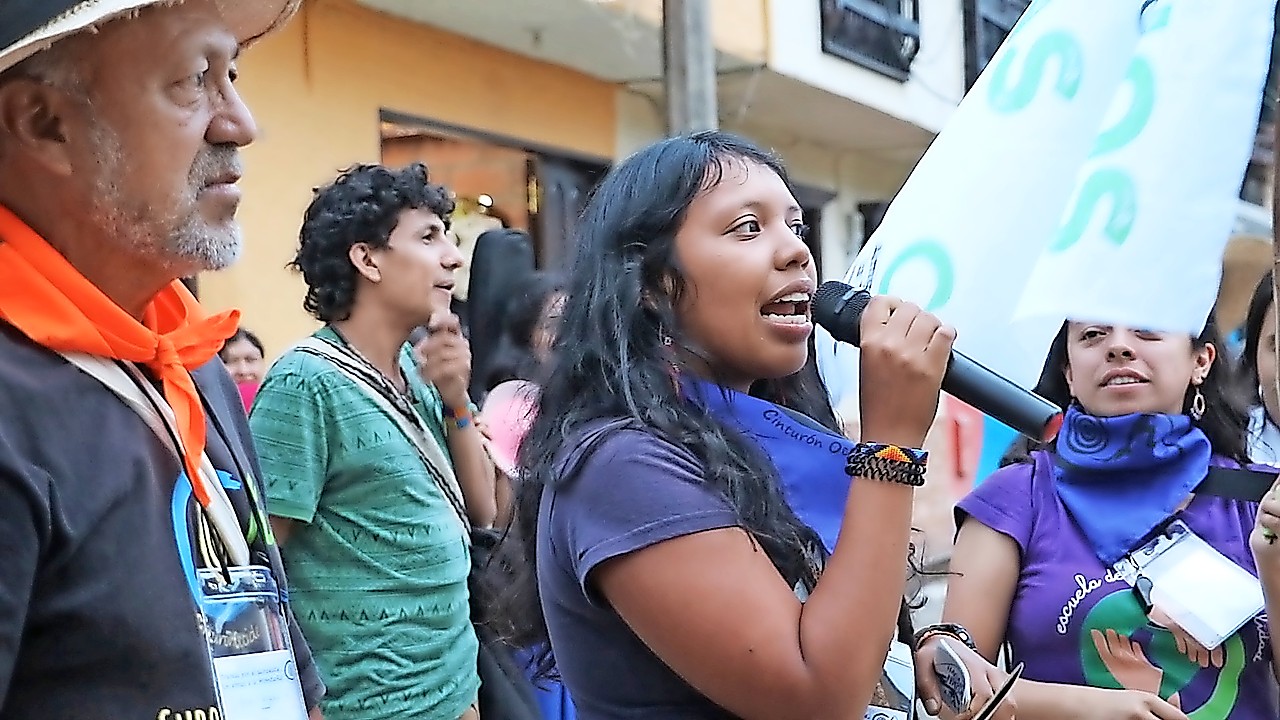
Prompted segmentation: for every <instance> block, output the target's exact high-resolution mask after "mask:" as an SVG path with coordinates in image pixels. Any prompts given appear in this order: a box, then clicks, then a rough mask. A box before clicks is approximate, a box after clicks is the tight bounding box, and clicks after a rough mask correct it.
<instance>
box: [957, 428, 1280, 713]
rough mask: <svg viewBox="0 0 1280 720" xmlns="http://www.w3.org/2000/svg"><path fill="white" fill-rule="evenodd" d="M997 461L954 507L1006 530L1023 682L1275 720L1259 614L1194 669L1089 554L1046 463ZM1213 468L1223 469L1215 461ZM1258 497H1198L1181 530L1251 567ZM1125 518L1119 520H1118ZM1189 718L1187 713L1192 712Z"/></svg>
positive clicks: (1012, 634) (1039, 456)
mask: <svg viewBox="0 0 1280 720" xmlns="http://www.w3.org/2000/svg"><path fill="white" fill-rule="evenodd" d="M1033 458H1034V460H1035V462H1034V465H1033V464H1019V465H1013V466H1010V467H1006V468H1004V469H1002V470H1000V471H998V472H996V473H995V474H994V475H992V476H991V477H990V478H989V479H988V480H987V481H986V482H984V483H982V484H981V485H979V486H978V487H977V488H976V489H975V490H974V491H973V492H972V493H970V494H969V496H968V497H966V498H965V499H964V500H962V501H961V502H960V504H959V506H958V508H957V515H958V518H959V520H960V522H964V520H965V519H966V518H967V517H972V518H973V519H974V520H977V521H978V522H980V523H982V524H983V525H986V526H987V527H990V528H991V529H993V530H995V531H997V532H999V533H1001V534H1004V535H1007V536H1009V537H1010V538H1012V539H1013V540H1014V542H1016V543H1017V544H1018V547H1019V548H1020V549H1021V551H1022V568H1021V571H1020V573H1019V576H1018V584H1017V591H1016V593H1015V595H1014V599H1013V606H1012V608H1011V609H1010V612H1009V622H1008V627H1007V630H1006V639H1007V640H1008V641H1009V642H1010V643H1011V644H1012V647H1013V653H1014V658H1015V660H1016V661H1018V662H1023V663H1025V664H1026V666H1025V668H1024V671H1023V674H1022V676H1023V677H1025V678H1028V679H1031V680H1038V681H1041V682H1051V683H1067V684H1072V685H1090V686H1094V687H1102V688H1128V689H1134V690H1145V691H1148V692H1158V694H1159V695H1160V696H1161V697H1164V698H1166V699H1168V698H1169V697H1170V696H1172V695H1174V694H1175V693H1176V695H1177V697H1176V702H1177V704H1178V705H1179V706H1180V707H1181V709H1182V711H1183V712H1184V713H1186V714H1188V715H1191V717H1193V718H1195V720H1254V719H1255V718H1256V719H1258V720H1261V719H1262V718H1275V717H1276V710H1275V702H1276V698H1275V690H1274V687H1275V680H1274V679H1273V678H1272V675H1271V644H1270V636H1269V630H1268V625H1267V620H1266V616H1265V614H1263V615H1260V616H1259V617H1257V618H1255V619H1254V620H1253V621H1251V622H1248V623H1246V624H1245V625H1244V627H1242V628H1241V629H1240V631H1239V632H1238V633H1236V635H1234V636H1232V637H1231V638H1229V639H1227V641H1226V642H1224V643H1223V644H1222V645H1221V646H1219V651H1220V652H1219V651H1215V652H1214V653H1211V654H1210V655H1209V657H1208V658H1207V660H1206V661H1205V663H1204V664H1205V665H1207V667H1202V666H1201V663H1200V662H1197V660H1199V657H1198V656H1197V658H1196V660H1193V659H1192V658H1191V657H1188V656H1187V655H1186V654H1184V653H1182V652H1180V651H1179V650H1178V644H1177V641H1176V640H1175V639H1174V637H1173V636H1172V635H1171V634H1170V633H1169V631H1167V630H1165V629H1163V628H1162V627H1160V626H1159V625H1157V624H1155V623H1153V622H1151V621H1150V620H1149V619H1148V618H1147V617H1146V615H1145V614H1144V613H1143V610H1142V605H1141V603H1140V601H1139V600H1138V597H1137V595H1136V594H1135V593H1134V591H1133V589H1132V588H1131V587H1130V586H1129V585H1128V584H1127V583H1126V582H1125V581H1124V580H1123V579H1121V578H1119V577H1117V576H1115V575H1114V574H1113V573H1112V572H1111V571H1110V570H1109V569H1108V568H1106V567H1105V566H1104V565H1103V564H1102V562H1101V561H1100V560H1099V559H1098V558H1097V557H1096V556H1095V555H1094V553H1093V550H1092V549H1091V548H1090V547H1089V545H1088V543H1087V541H1086V540H1085V538H1084V535H1083V534H1082V533H1081V532H1080V530H1079V528H1077V526H1076V524H1075V522H1074V521H1072V519H1071V516H1070V515H1069V514H1068V513H1067V510H1066V507H1065V506H1063V504H1062V501H1061V500H1059V499H1058V495H1057V493H1056V492H1055V491H1054V488H1053V473H1052V465H1051V464H1052V460H1051V458H1050V457H1049V456H1048V454H1047V453H1043V452H1040V453H1035V454H1034V455H1033ZM1214 464H1221V465H1228V464H1230V463H1229V462H1228V461H1225V460H1221V459H1215V460H1214ZM1257 511H1258V505H1257V503H1250V502H1244V501H1239V500H1228V499H1223V498H1219V497H1211V496H1196V497H1195V498H1194V499H1193V500H1192V501H1191V503H1190V504H1189V505H1188V506H1187V507H1186V508H1185V509H1184V510H1182V511H1180V512H1179V513H1178V514H1177V517H1179V518H1181V519H1182V520H1183V521H1184V522H1185V523H1186V524H1187V526H1188V527H1189V528H1190V529H1191V530H1192V531H1193V532H1195V533H1196V534H1197V535H1199V536H1200V537H1201V538H1203V539H1204V540H1205V541H1206V542H1208V543H1209V544H1210V545H1212V546H1213V547H1214V548H1215V549H1216V550H1218V552H1221V553H1222V554H1223V555H1225V556H1227V557H1228V558H1230V559H1231V560H1232V561H1234V562H1236V563H1237V564H1239V565H1240V566H1241V567H1243V568H1245V569H1246V570H1248V571H1249V572H1251V573H1253V574H1255V575H1256V574H1257V568H1256V567H1255V565H1254V560H1253V554H1252V553H1251V551H1250V550H1249V533H1250V531H1251V530H1252V528H1253V525H1254V519H1255V515H1256V514H1257ZM1116 521H1117V522H1123V521H1124V519H1123V518H1116ZM1192 713H1194V714H1192Z"/></svg>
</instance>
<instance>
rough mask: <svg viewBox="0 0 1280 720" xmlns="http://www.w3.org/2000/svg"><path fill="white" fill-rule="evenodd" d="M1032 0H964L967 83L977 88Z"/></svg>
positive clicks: (965, 79) (965, 80)
mask: <svg viewBox="0 0 1280 720" xmlns="http://www.w3.org/2000/svg"><path fill="white" fill-rule="evenodd" d="M1030 4H1031V0H964V27H965V31H964V86H965V88H966V89H967V88H971V87H973V84H974V83H975V82H977V80H978V75H979V74H980V73H981V72H982V69H983V68H985V67H986V66H987V63H989V62H991V58H992V57H993V56H994V55H995V54H996V50H998V49H1000V43H1002V42H1004V39H1005V38H1006V37H1008V36H1009V31H1010V30H1013V26H1014V24H1015V23H1017V22H1018V18H1020V17H1022V13H1023V12H1025V11H1026V9H1027V6H1028V5H1030Z"/></svg>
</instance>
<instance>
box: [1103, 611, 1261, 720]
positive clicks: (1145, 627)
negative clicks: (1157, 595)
mask: <svg viewBox="0 0 1280 720" xmlns="http://www.w3.org/2000/svg"><path fill="white" fill-rule="evenodd" d="M1220 649H1221V654H1220V659H1221V666H1220V667H1219V666H1218V665H1217V664H1212V663H1211V664H1210V665H1209V667H1201V665H1200V664H1199V663H1198V662H1196V661H1194V660H1192V659H1191V658H1190V657H1188V656H1187V655H1186V654H1184V653H1183V652H1182V651H1181V650H1179V648H1178V639H1177V638H1176V637H1175V635H1174V633H1173V632H1171V631H1170V630H1169V629H1168V628H1165V627H1162V626H1160V625H1158V624H1156V623H1154V622H1152V621H1151V620H1150V618H1148V617H1147V614H1146V613H1145V612H1144V611H1143V608H1142V605H1141V604H1140V603H1139V602H1138V598H1137V596H1136V595H1135V594H1134V592H1133V590H1132V589H1130V588H1125V589H1122V590H1117V591H1115V592H1113V593H1111V594H1110V595H1107V596H1106V597H1104V598H1103V599H1102V600H1100V601H1098V604H1097V605H1095V606H1094V607H1093V609H1092V610H1090V611H1089V614H1088V615H1087V616H1086V617H1085V621H1084V624H1083V625H1082V627H1081V631H1080V658H1081V662H1082V664H1083V667H1084V675H1085V682H1086V683H1087V684H1088V685H1090V686H1092V687H1099V688H1111V689H1116V690H1142V691H1145V692H1152V693H1155V694H1157V695H1159V696H1160V697H1161V698H1163V699H1165V700H1168V701H1169V702H1171V703H1173V704H1175V705H1179V706H1180V707H1181V710H1182V712H1183V713H1184V714H1186V715H1187V716H1188V717H1189V718H1191V720H1226V718H1227V717H1229V716H1230V714H1231V711H1232V710H1233V709H1234V708H1235V704H1236V700H1237V699H1238V697H1239V690H1240V677H1241V675H1242V674H1243V672H1244V666H1245V657H1246V654H1245V649H1244V641H1243V640H1242V639H1241V636H1240V634H1239V633H1236V634H1234V635H1232V636H1231V637H1230V638H1228V639H1227V640H1226V641H1225V642H1224V643H1223V644H1222V645H1221V647H1220ZM1200 673H1206V674H1208V673H1213V674H1216V675H1217V679H1216V682H1215V683H1214V685H1213V691H1212V692H1211V693H1210V694H1209V697H1208V699H1207V700H1205V701H1204V702H1203V703H1202V704H1201V705H1200V706H1199V707H1187V706H1186V705H1184V704H1182V703H1183V702H1184V701H1183V699H1182V698H1181V696H1180V693H1182V691H1183V690H1185V689H1186V688H1187V687H1188V685H1190V684H1191V682H1192V680H1193V679H1194V678H1196V676H1197V675H1198V674H1200Z"/></svg>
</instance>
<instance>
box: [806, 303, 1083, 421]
mask: <svg viewBox="0 0 1280 720" xmlns="http://www.w3.org/2000/svg"><path fill="white" fill-rule="evenodd" d="M869 302H871V293H869V292H867V291H866V290H858V289H855V288H852V287H850V286H848V285H846V284H844V283H842V282H838V281H835V280H832V281H829V282H825V283H823V284H822V286H821V287H819V288H818V292H817V293H815V294H814V297H813V319H814V321H816V322H817V323H818V324H819V325H821V326H822V327H824V328H826V329H827V332H829V333H831V336H832V337H834V338H835V339H836V340H839V341H841V342H846V343H849V344H851V345H855V346H856V345H858V344H859V343H860V342H861V322H862V311H863V310H865V309H866V307H867V303H869ZM942 389H943V391H944V392H946V393H948V394H949V395H952V396H954V397H955V398H956V399H958V400H960V401H962V402H964V403H967V404H969V405H972V406H973V407H974V408H977V409H978V410H980V411H981V412H982V413H984V414H986V415H989V416H991V417H993V418H995V419H996V420H999V421H1000V422H1002V423H1004V424H1005V425H1008V426H1009V427H1011V428H1013V429H1014V430H1017V431H1018V432H1020V433H1022V434H1023V435H1026V436H1027V437H1029V438H1031V439H1033V440H1037V441H1040V442H1048V441H1049V440H1052V439H1053V438H1054V437H1055V436H1056V435H1057V434H1058V429H1059V428H1060V427H1061V426H1062V410H1061V409H1059V408H1058V406H1057V405H1054V404H1053V403H1051V402H1049V401H1048V400H1046V399H1044V398H1042V397H1040V396H1039V395H1036V394H1035V393H1033V392H1031V391H1030V390H1027V389H1025V388H1023V387H1021V386H1019V385H1017V384H1015V383H1013V382H1012V381H1010V380H1008V379H1006V378H1003V377H1001V376H1000V375H997V374H996V373H995V372H993V371H991V370H989V369H988V368H986V367H983V366H982V365H981V364H980V363H978V362H977V361H975V360H972V359H971V358H968V357H966V356H965V355H963V354H961V353H958V352H955V351H954V350H953V351H952V352H951V358H950V360H949V361H948V362H947V372H946V374H945V375H943V377H942Z"/></svg>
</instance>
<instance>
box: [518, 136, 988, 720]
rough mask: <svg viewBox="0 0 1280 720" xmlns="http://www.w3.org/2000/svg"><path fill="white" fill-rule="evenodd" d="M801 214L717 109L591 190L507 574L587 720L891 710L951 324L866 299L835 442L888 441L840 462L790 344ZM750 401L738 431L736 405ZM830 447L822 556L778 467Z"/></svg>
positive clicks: (803, 288)
mask: <svg viewBox="0 0 1280 720" xmlns="http://www.w3.org/2000/svg"><path fill="white" fill-rule="evenodd" d="M805 230H806V227H805V225H804V220H803V218H802V216H801V211H800V206H799V203H798V202H797V201H796V199H795V196H794V194H793V193H792V191H791V189H790V187H789V185H788V184H787V180H786V175H785V173H784V171H783V169H782V167H781V165H779V163H778V161H777V160H776V159H775V158H773V157H772V156H771V155H769V154H767V153H765V152H763V151H761V150H759V149H758V148H756V147H754V146H752V145H751V144H750V143H748V142H746V141H744V140H742V139H740V138H737V137H734V136H732V135H728V134H725V133H718V132H708V133H698V134H694V135H691V136H685V137H676V138H671V139H668V140H664V141H662V142H659V143H656V144H654V145H652V146H649V147H647V148H645V149H643V150H641V151H639V152H638V153H636V154H635V155H633V156H631V157H630V158H628V159H626V160H625V161H623V162H621V163H619V164H618V166H617V167H615V168H614V169H613V170H612V171H611V172H610V173H609V175H608V176H607V177H606V178H605V179H604V181H603V182H602V183H601V185H600V187H599V188H597V189H596V191H595V192H594V194H593V196H592V199H591V201H590V202H589V203H588V205H587V208H586V210H585V212H584V214H583V218H582V223H581V233H580V236H579V237H578V238H577V239H576V240H577V243H576V244H577V257H576V258H575V261H574V264H573V266H572V270H571V272H570V275H569V282H568V284H567V287H566V293H565V294H566V301H565V305H564V310H563V314H562V318H561V324H560V327H559V331H558V333H557V335H558V339H557V343H556V348H555V352H554V353H553V361H552V367H551V369H550V371H549V373H548V374H547V376H546V377H545V378H544V380H543V381H542V383H541V384H542V387H543V392H542V393H541V396H540V400H539V407H538V411H537V414H536V420H535V421H534V424H533V427H532V428H531V429H530V431H529V434H528V435H527V436H526V438H525V441H524V442H523V443H522V445H521V461H522V467H523V472H522V473H521V487H520V490H519V500H518V504H517V518H518V522H517V533H516V535H518V536H519V537H521V538H522V539H523V542H524V546H523V547H522V550H523V552H522V557H520V558H519V559H518V563H527V564H529V565H532V566H533V567H535V568H536V571H537V577H536V583H534V582H532V581H531V580H532V578H526V579H525V581H524V582H517V583H513V584H511V585H510V586H509V592H508V597H511V598H514V599H516V600H519V599H524V600H525V601H527V609H528V610H530V611H531V613H530V616H529V617H527V618H525V619H526V620H527V621H528V622H527V623H526V624H523V625H522V626H521V627H520V628H519V629H522V630H527V631H528V632H527V633H526V634H525V637H524V639H525V640H526V641H528V642H530V643H536V642H538V641H539V640H542V641H545V640H546V639H547V638H548V637H549V639H550V645H551V650H552V652H553V653H554V656H555V658H554V659H555V666H556V667H557V668H558V669H559V671H560V673H561V674H562V677H563V680H564V683H565V685H566V687H567V688H568V689H569V691H570V693H571V694H572V696H573V699H574V702H575V704H576V706H577V711H578V717H580V718H583V719H584V720H612V719H622V718H637V719H640V718H643V719H645V720H647V719H649V718H662V719H663V720H681V719H687V720H695V719H697V720H706V719H711V718H716V719H719V718H760V719H761V720H786V719H787V718H796V719H797V720H799V719H801V718H803V719H806V720H807V719H810V718H861V717H863V715H864V713H865V712H866V709H867V707H868V705H869V704H870V703H871V702H872V701H873V700H874V701H876V702H879V703H886V704H893V705H894V706H895V707H898V706H905V707H904V709H903V713H906V712H909V710H910V697H904V695H907V696H909V695H914V693H913V692H912V687H911V686H912V684H913V683H911V681H910V669H909V668H908V669H907V670H906V677H907V682H906V684H905V688H904V686H903V685H902V684H897V678H899V677H901V675H900V674H895V675H893V676H891V677H890V680H891V681H893V682H891V683H890V684H891V685H892V687H889V686H887V685H886V684H885V682H884V681H883V680H884V676H885V675H886V672H887V671H886V665H885V657H886V650H888V649H889V648H890V646H891V644H892V641H893V639H894V637H895V635H898V636H901V633H899V632H898V622H897V619H898V618H899V610H900V608H901V605H902V598H903V590H904V579H905V575H906V572H905V570H906V561H907V552H908V550H907V547H908V535H909V532H910V525H911V505H912V491H911V488H912V486H913V485H915V484H916V483H917V482H918V481H922V480H923V470H924V468H923V462H922V461H923V459H924V458H923V457H922V456H921V454H920V453H919V451H916V450H913V449H912V448H918V447H919V446H920V444H921V443H922V442H923V441H924V435H925V433H926V432H927V430H928V428H929V425H930V423H931V421H932V418H933V415H934V412H935V410H936V407H937V401H938V392H939V386H940V383H941V377H942V373H943V370H944V368H945V366H946V360H947V356H948V353H949V351H950V348H951V342H952V339H953V334H952V331H951V330H950V329H949V328H946V327H945V326H943V325H941V323H940V322H939V321H938V320H937V319H936V318H934V317H932V316H930V315H928V314H926V313H923V312H922V311H920V309H919V308H916V307H914V306H911V305H907V304H902V303H899V302H897V301H894V300H891V299H888V298H876V299H875V300H873V301H872V302H871V304H870V305H869V306H868V307H867V309H866V312H865V313H864V315H863V318H862V325H861V330H862V346H863V352H862V361H861V376H862V386H863V388H864V389H863V394H862V408H863V409H862V427H863V434H862V439H863V440H864V441H865V444H863V445H859V446H857V447H856V448H854V450H855V452H856V453H864V452H865V451H866V450H868V449H870V448H873V446H872V445H871V443H872V441H875V442H877V443H881V444H882V445H878V446H874V447H875V448H887V447H888V446H895V447H896V449H897V450H896V452H888V451H885V452H883V453H882V450H881V449H876V450H875V451H874V452H875V453H881V454H879V455H876V457H877V458H879V459H878V460H874V461H873V460H872V459H870V457H871V456H869V455H865V454H856V455H855V457H853V458H852V460H853V464H852V465H851V466H850V468H849V470H848V471H846V465H845V463H846V460H848V459H849V457H848V455H847V453H845V452H844V451H845V449H847V448H848V447H849V446H851V444H849V443H848V441H847V440H846V439H844V438H840V437H836V436H835V435H833V434H831V433H830V432H829V429H830V428H831V426H834V425H835V422H834V416H833V413H832V412H831V410H830V405H829V404H826V402H825V398H824V393H823V390H822V387H821V384H820V380H819V379H818V377H817V373H816V367H815V366H814V365H813V363H812V361H811V359H810V357H809V352H808V349H809V345H810V336H811V333H812V329H813V326H812V322H811V320H810V314H809V305H810V301H811V299H812V296H813V292H814V290H815V285H816V272H815V267H814V262H813V257H812V256H811V255H810V253H809V249H808V247H807V246H806V244H805V242H804V236H805ZM822 405H825V408H823V407H822ZM748 408H753V409H756V410H759V412H758V413H757V414H756V415H755V416H754V418H751V417H748V415H749V413H745V412H744V413H742V414H736V411H738V410H744V411H745V410H746V409H748ZM800 413H804V414H808V415H810V418H809V419H805V418H801V417H798V416H799V415H800ZM812 418H822V419H823V420H825V421H826V422H825V423H822V422H818V421H816V420H814V419H812ZM753 419H754V420H755V421H758V423H762V424H763V425H760V424H757V425H755V426H753V427H754V428H755V432H754V433H753V432H752V431H748V430H747V429H746V427H745V425H742V424H738V421H742V423H747V422H748V421H751V420H753ZM835 432H836V433H838V431H835ZM763 435H768V436H769V437H768V439H765V438H763V437H762V436H763ZM783 443H788V445H787V447H786V449H785V450H783V449H780V448H782V447H783ZM769 447H773V448H774V449H775V450H776V451H777V455H773V456H770V455H769ZM837 451H839V452H837ZM771 459H772V462H771ZM832 459H834V460H835V465H834V468H833V473H832V474H831V477H835V476H837V475H838V476H839V477H840V478H842V479H843V482H844V484H845V485H846V486H847V487H849V488H850V489H849V492H848V500H847V503H846V504H845V507H844V519H843V525H842V528H841V533H840V541H839V544H838V545H837V546H836V547H835V548H834V551H833V552H831V553H830V554H829V555H828V554H827V553H826V552H825V551H824V548H823V545H822V541H821V538H820V537H819V536H818V535H817V533H815V532H814V530H813V529H811V528H809V527H807V526H806V525H804V524H803V523H802V522H801V521H800V520H799V519H798V518H797V516H796V513H795V511H794V510H793V508H792V507H791V506H790V505H789V504H788V503H787V500H786V497H785V495H784V491H783V481H782V479H781V478H780V476H781V475H790V474H796V475H799V474H802V473H801V472H800V471H797V470H795V469H794V468H802V467H805V466H808V467H812V468H818V467H819V466H820V465H822V464H823V463H827V462H828V461H830V460H832ZM789 468H791V469H789ZM908 662H909V653H908ZM900 667H901V666H897V667H895V668H891V669H890V670H892V671H895V672H896V670H897V669H899V668H900ZM904 689H905V692H904ZM871 716H872V715H868V717H871ZM879 716H881V717H894V716H896V717H905V716H906V715H905V714H900V715H894V716H891V715H889V714H888V713H881V714H880V715H879ZM1009 717H1011V716H1009Z"/></svg>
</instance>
